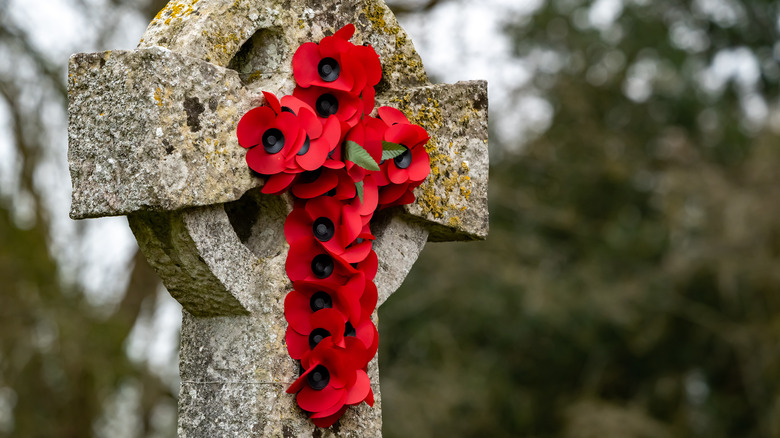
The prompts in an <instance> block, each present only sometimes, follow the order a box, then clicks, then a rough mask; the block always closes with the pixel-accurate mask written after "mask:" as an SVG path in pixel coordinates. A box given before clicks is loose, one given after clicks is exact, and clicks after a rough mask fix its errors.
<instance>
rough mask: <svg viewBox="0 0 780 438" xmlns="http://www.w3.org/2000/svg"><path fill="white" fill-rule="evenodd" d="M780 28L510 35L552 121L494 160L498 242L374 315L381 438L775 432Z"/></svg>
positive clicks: (585, 13) (450, 256)
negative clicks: (379, 329)
mask: <svg viewBox="0 0 780 438" xmlns="http://www.w3.org/2000/svg"><path fill="white" fill-rule="evenodd" d="M777 19H778V6H777V4H776V3H773V2H764V1H745V2H735V1H728V0H723V1H705V0H696V1H691V2H675V1H653V2H651V1H639V0H633V1H628V0H626V1H624V0H614V1H609V0H598V1H595V2H585V1H580V0H556V1H547V2H544V3H543V4H542V5H541V6H540V7H539V9H538V10H536V12H535V13H534V14H533V16H532V17H530V19H528V20H518V22H513V23H512V22H510V23H507V26H506V31H507V32H508V33H509V34H510V35H511V36H512V38H513V41H514V47H515V49H516V55H517V56H518V57H520V58H522V59H524V60H526V61H527V62H528V63H529V65H534V66H536V70H535V72H534V82H533V86H534V87H535V89H536V90H540V91H541V92H542V93H543V95H544V96H545V98H546V99H547V100H548V101H549V102H550V103H551V104H552V106H553V108H554V110H555V115H554V119H553V123H552V126H551V127H550V128H549V129H548V130H547V131H546V133H545V134H544V135H542V136H541V137H539V138H537V139H535V140H533V141H531V142H530V143H528V144H526V145H525V146H524V147H523V148H522V149H521V152H520V153H518V154H514V155H513V154H509V153H504V154H500V155H499V157H500V159H499V160H496V161H494V163H493V166H492V169H491V182H490V184H491V187H490V190H491V199H490V202H491V214H492V219H491V235H490V237H489V239H488V241H487V242H484V243H478V244H469V245H468V246H466V245H463V246H461V245H457V244H437V245H430V246H429V247H428V248H427V249H426V251H425V252H424V253H423V255H422V257H421V258H420V261H419V262H418V264H417V265H416V267H415V269H414V270H413V273H412V275H411V276H410V277H409V278H408V280H407V281H406V283H405V285H404V286H403V288H402V289H401V290H400V291H399V292H398V293H397V294H396V295H394V296H393V298H392V299H391V300H390V301H389V302H388V303H386V304H385V305H384V306H383V307H382V309H381V312H380V313H381V324H382V333H383V335H384V334H388V333H390V334H392V337H388V336H383V337H382V342H381V344H380V345H381V348H382V351H381V352H380V356H379V357H380V360H381V361H382V363H381V369H382V377H383V380H382V382H383V397H384V402H385V431H386V435H387V436H388V437H401V436H431V437H439V436H441V437H445V436H462V437H467V436H468V437H470V436H474V437H476V436H480V437H482V436H491V437H515V436H529V437H553V436H566V437H572V438H580V437H582V438H585V437H613V436H620V437H664V436H670V437H671V436H675V437H732V436H740V437H771V436H780V415H779V414H780V384H779V383H778V382H780V317H779V315H780V298H779V297H780V295H779V294H778V292H780V274H779V273H780V270H778V268H777V267H778V266H780V260H778V258H779V257H780V207H778V204H777V203H776V202H772V200H773V199H776V198H777V195H778V190H780V184H779V183H780V176H778V172H777V171H776V170H775V169H776V168H777V167H778V166H779V165H780V148H778V147H777V145H778V144H780V136H779V135H778V132H780V124H778V107H777V102H778V77H779V76H780V66H778V62H777V54H778V46H776V41H778V38H777V36H778V35H777ZM513 91H517V90H507V93H508V94H509V93H512V92H513ZM516 117H518V118H521V117H524V115H523V114H518V115H517V116H516Z"/></svg>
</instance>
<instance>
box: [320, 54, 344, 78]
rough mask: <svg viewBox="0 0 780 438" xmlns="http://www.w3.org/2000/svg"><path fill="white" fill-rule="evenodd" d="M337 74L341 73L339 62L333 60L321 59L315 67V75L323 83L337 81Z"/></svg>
mask: <svg viewBox="0 0 780 438" xmlns="http://www.w3.org/2000/svg"><path fill="white" fill-rule="evenodd" d="M339 72H341V67H339V62H338V61H336V60H335V59H333V58H322V61H320V63H319V65H317V73H319V74H320V78H322V80H323V81H325V82H333V81H335V80H336V79H338V78H339Z"/></svg>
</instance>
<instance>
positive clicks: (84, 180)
mask: <svg viewBox="0 0 780 438" xmlns="http://www.w3.org/2000/svg"><path fill="white" fill-rule="evenodd" d="M348 23H354V24H355V25H356V27H357V32H356V34H355V37H354V39H353V41H354V42H355V43H356V44H362V43H369V44H371V45H372V46H373V47H374V49H375V50H376V51H377V53H378V54H379V56H380V60H381V62H382V68H383V72H382V73H383V79H382V82H380V84H379V85H378V86H377V104H378V105H377V106H379V105H388V106H393V107H395V108H398V109H400V110H401V111H402V112H403V113H404V114H405V115H406V116H407V117H408V118H409V120H410V121H411V122H412V123H416V124H419V125H421V126H422V127H424V128H425V129H426V130H427V131H428V132H429V134H430V135H431V140H430V141H429V143H428V145H427V146H426V149H427V151H428V153H429V156H430V159H431V175H430V176H429V177H428V179H427V180H426V181H425V182H424V183H423V184H422V185H421V186H420V187H418V188H417V189H415V195H416V198H417V199H416V202H415V203H413V204H410V205H406V206H403V207H396V208H392V209H388V210H384V211H382V212H380V213H378V214H377V217H376V219H375V220H374V221H373V222H372V225H371V230H372V232H373V233H374V234H375V236H376V240H375V242H374V250H375V251H376V253H377V255H378V258H379V270H378V273H377V276H376V279H375V283H376V285H377V287H378V289H379V303H378V304H379V305H381V303H382V302H384V300H386V299H387V298H388V297H389V296H390V294H392V293H393V292H394V291H395V290H396V289H397V288H398V287H399V286H400V285H401V283H402V282H403V280H404V278H405V277H406V275H407V274H408V272H409V270H410V269H411V267H412V264H413V263H414V261H415V260H416V259H417V256H418V255H419V253H420V251H421V250H422V248H423V246H424V245H425V243H426V242H427V241H452V240H477V239H484V238H485V237H486V235H487V232H488V213H487V182H488V152H487V143H488V140H487V90H486V83H485V82H483V81H473V82H461V83H457V84H454V85H432V84H431V83H430V82H429V81H428V78H427V76H426V73H425V71H424V69H423V66H422V62H421V60H420V57H419V56H418V55H417V53H416V52H415V50H414V47H413V45H412V43H411V41H410V39H409V37H408V36H407V35H406V33H405V32H404V30H403V29H401V28H400V27H399V25H398V23H397V21H396V19H395V18H394V16H393V14H392V13H391V11H390V10H389V9H388V8H387V6H386V5H385V4H384V2H383V1H382V0H323V1H319V0H236V1H224V0H180V1H172V2H171V3H169V4H168V5H167V6H166V7H165V8H164V9H163V10H162V11H160V13H159V14H158V15H157V16H156V17H155V19H154V20H153V21H152V23H151V24H150V25H149V27H148V29H147V31H146V33H145V34H144V36H143V39H142V40H141V43H140V44H139V46H138V48H137V49H136V50H131V51H107V52H101V53H86V54H85V53H82V54H76V55H73V56H72V57H71V59H70V63H69V72H68V89H69V131H68V135H69V150H68V160H69V165H70V171H71V177H72V182H73V202H72V208H71V217H72V218H74V219H81V218H88V217H101V216H112V215H127V216H128V220H129V222H130V226H131V228H132V231H133V233H134V234H135V237H136V239H137V240H138V244H139V246H140V248H141V251H143V253H144V255H145V256H146V257H147V259H148V260H149V262H150V263H151V264H152V266H153V267H154V268H155V270H156V271H157V272H158V273H159V275H160V276H161V278H162V280H163V283H164V284H165V286H166V287H167V289H168V291H169V292H170V293H171V295H172V296H173V297H174V298H176V299H177V300H178V301H179V302H180V303H181V304H182V306H183V312H182V318H183V323H182V335H181V352H180V357H181V359H180V373H181V380H182V382H181V390H180V395H179V436H180V437H221V436H283V437H309V436H322V437H328V436H343V437H374V436H381V401H380V392H379V386H378V384H379V378H378V368H377V359H376V357H375V358H374V360H373V361H372V362H371V363H370V364H369V376H370V378H371V382H372V388H373V391H374V394H375V397H376V404H375V405H374V407H373V408H370V407H368V406H367V405H365V404H362V405H360V406H359V407H358V408H351V409H349V410H347V413H346V414H345V415H344V417H342V418H341V420H340V421H339V422H338V423H336V424H335V425H334V426H332V427H330V428H328V429H319V428H317V427H315V426H314V424H312V423H311V422H310V421H309V420H308V419H307V418H306V415H305V414H304V413H303V412H302V411H301V410H300V409H299V408H298V407H297V405H296V403H295V397H294V395H290V394H287V393H285V390H286V389H287V387H288V386H289V385H290V383H292V382H293V381H294V380H295V379H296V378H297V376H298V373H299V369H298V365H297V362H296V361H295V360H293V359H291V358H290V356H289V354H288V352H287V349H286V347H285V345H284V334H285V329H286V322H285V319H284V308H283V306H284V297H285V294H286V293H287V292H288V291H289V290H290V289H291V284H290V282H289V280H288V279H287V276H286V274H285V269H284V262H285V258H286V254H287V249H288V245H287V243H286V242H285V238H284V233H283V224H284V220H285V218H286V216H287V214H288V213H289V212H290V211H291V209H292V199H291V198H290V197H288V196H268V195H264V194H262V193H260V188H261V187H262V185H263V178H261V177H258V176H257V175H256V174H253V173H252V172H251V171H250V170H249V168H248V167H247V165H246V163H245V160H244V155H245V153H246V151H245V149H243V148H242V147H240V146H239V145H238V142H237V139H236V125H237V123H238V120H239V119H240V118H241V116H242V115H243V114H244V113H246V112H247V111H248V110H249V109H251V108H253V107H255V106H258V105H260V104H262V103H263V101H262V99H261V98H260V96H261V90H267V91H271V92H273V93H274V94H276V95H277V96H281V95H285V94H291V92H292V90H293V88H294V85H295V83H294V79H293V75H292V65H291V59H292V56H293V53H294V52H295V50H296V49H297V47H299V46H300V45H301V44H303V43H304V42H309V41H315V42H316V41H319V40H320V39H322V38H323V37H324V36H326V35H330V34H332V33H333V32H335V30H337V29H339V28H341V27H342V26H344V25H346V24H348ZM419 293H424V291H420V292H419ZM376 318H377V316H376V313H375V314H374V323H378V321H377V319H376ZM377 326H378V324H377ZM380 331H381V330H380Z"/></svg>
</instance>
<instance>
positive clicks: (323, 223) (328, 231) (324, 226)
mask: <svg viewBox="0 0 780 438" xmlns="http://www.w3.org/2000/svg"><path fill="white" fill-rule="evenodd" d="M312 231H314V237H316V238H317V240H319V241H320V242H327V241H329V240H330V239H332V238H333V235H334V234H336V226H335V225H333V221H332V220H330V219H328V218H326V217H320V218H317V220H316V221H314V225H312Z"/></svg>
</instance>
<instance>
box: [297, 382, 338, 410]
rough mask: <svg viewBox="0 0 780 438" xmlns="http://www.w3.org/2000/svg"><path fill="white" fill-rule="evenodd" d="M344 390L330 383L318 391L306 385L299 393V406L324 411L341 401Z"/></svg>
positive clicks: (304, 408)
mask: <svg viewBox="0 0 780 438" xmlns="http://www.w3.org/2000/svg"><path fill="white" fill-rule="evenodd" d="M344 391H345V390H344V389H336V388H333V387H332V386H330V385H328V386H326V387H325V388H323V389H322V390H320V391H317V390H314V389H312V388H310V387H309V386H308V385H305V386H304V387H303V388H302V389H301V391H300V392H299V393H298V398H297V400H298V406H300V407H301V409H303V410H304V411H309V412H319V411H324V410H325V409H328V408H330V407H332V406H333V405H335V404H336V403H338V402H339V401H341V397H342V396H343V395H344Z"/></svg>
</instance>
